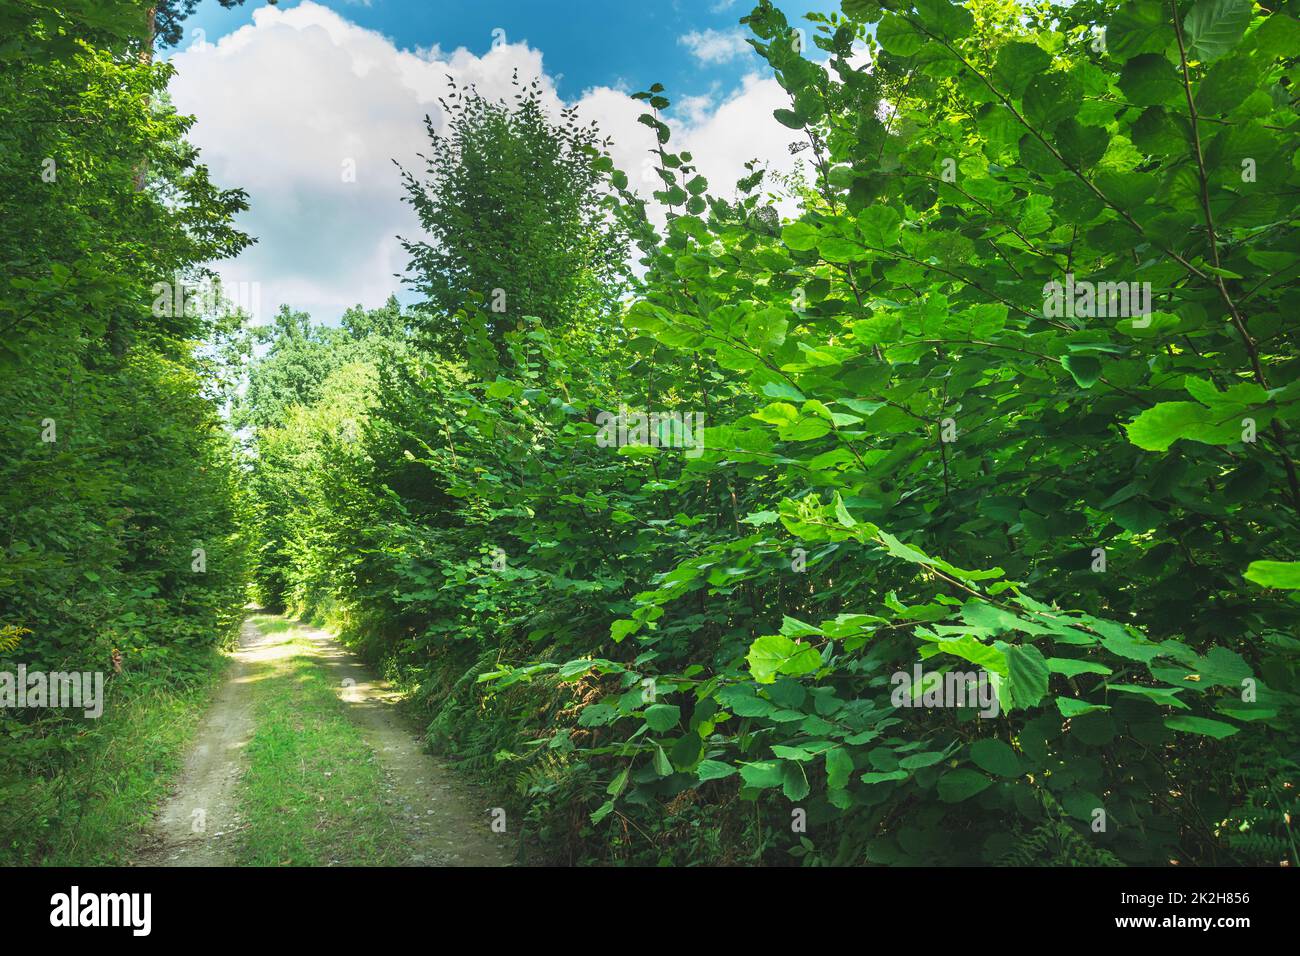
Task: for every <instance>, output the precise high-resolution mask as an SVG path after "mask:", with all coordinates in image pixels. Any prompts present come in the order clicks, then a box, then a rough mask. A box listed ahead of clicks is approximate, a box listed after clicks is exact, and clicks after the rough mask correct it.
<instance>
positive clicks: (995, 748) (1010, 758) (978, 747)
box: [970, 737, 1021, 777]
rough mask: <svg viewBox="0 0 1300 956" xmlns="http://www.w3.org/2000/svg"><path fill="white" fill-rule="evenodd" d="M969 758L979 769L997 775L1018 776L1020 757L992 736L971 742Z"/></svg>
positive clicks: (1019, 772)
mask: <svg viewBox="0 0 1300 956" xmlns="http://www.w3.org/2000/svg"><path fill="white" fill-rule="evenodd" d="M970 759H971V760H972V761H973V762H974V763H975V766H977V767H979V768H980V769H981V770H987V771H988V772H989V773H991V774H996V775H997V776H999V777H1018V776H1020V774H1021V768H1020V758H1019V757H1017V756H1016V752H1015V751H1014V750H1012V749H1011V748H1010V747H1008V746H1007V745H1006V744H1005V743H1003V742H1002V741H1001V740H998V739H996V738H993V737H990V738H987V739H984V740H977V741H975V742H974V743H973V744H971V745H970Z"/></svg>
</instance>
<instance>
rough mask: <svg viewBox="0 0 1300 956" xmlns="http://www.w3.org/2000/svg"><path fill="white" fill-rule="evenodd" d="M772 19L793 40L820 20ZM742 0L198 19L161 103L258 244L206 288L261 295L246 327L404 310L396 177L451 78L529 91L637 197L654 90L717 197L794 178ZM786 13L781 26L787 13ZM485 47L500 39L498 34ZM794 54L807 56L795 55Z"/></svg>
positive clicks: (496, 93) (437, 116)
mask: <svg viewBox="0 0 1300 956" xmlns="http://www.w3.org/2000/svg"><path fill="white" fill-rule="evenodd" d="M797 2H799V3H800V4H801V6H794V5H793V4H786V5H785V9H786V13H787V16H790V18H791V22H792V23H799V22H802V21H801V19H800V18H799V17H800V15H801V14H802V13H803V12H805V11H807V10H809V9H814V7H813V6H811V4H814V3H818V2H820V3H821V6H820V7H819V9H820V10H822V11H829V10H830V9H831V8H832V0H797ZM749 9H751V8H750V5H749V2H748V0H733V2H732V3H730V4H728V3H726V2H725V0H676V2H673V0H660V2H657V3H655V2H649V3H646V2H628V0H605V2H603V3H602V2H597V0H536V2H533V3H525V2H522V0H370V2H369V3H364V2H360V0H283V2H281V3H280V4H278V5H275V6H268V5H267V4H266V3H265V2H264V0H248V2H247V3H246V4H245V5H244V6H243V7H239V8H236V9H234V10H229V11H226V10H223V9H222V8H221V7H220V6H219V5H218V4H217V3H216V2H215V0H203V2H201V3H200V6H199V11H198V12H197V13H196V15H195V16H194V17H193V18H192V19H191V20H190V21H189V22H188V23H187V32H186V36H185V38H184V39H183V40H182V41H181V43H180V45H179V46H178V48H177V49H176V50H174V51H169V52H168V54H167V56H168V59H169V61H170V63H171V64H172V66H173V67H174V68H175V70H176V75H175V76H174V77H173V78H172V80H171V84H170V87H169V91H170V93H171V96H172V99H173V101H174V102H175V104H176V106H177V108H178V109H179V110H180V111H181V112H183V113H187V114H192V115H193V116H195V117H196V122H195V125H194V127H193V129H192V131H191V134H190V138H191V140H192V141H193V142H194V143H195V145H196V146H198V147H199V149H200V151H201V158H202V160H203V162H205V163H206V164H207V165H208V167H209V168H210V170H211V172H212V176H213V180H214V181H215V182H216V183H218V184H219V185H221V186H223V187H227V188H235V187H238V188H242V189H244V190H246V191H247V192H248V194H249V200H250V203H251V209H250V210H249V211H248V212H247V213H245V214H243V215H242V216H241V217H240V219H239V225H240V226H241V228H243V229H244V230H245V231H247V232H248V233H250V234H251V235H253V236H255V237H256V238H257V240H258V242H257V245H255V246H253V247H252V248H251V249H249V250H247V251H246V252H244V253H242V254H241V255H240V256H239V258H237V259H235V260H233V261H230V262H226V263H221V264H220V265H219V267H218V271H219V272H220V273H221V275H222V277H223V279H224V280H225V282H226V284H227V285H228V286H229V287H232V288H233V287H235V286H236V285H237V284H242V285H244V286H254V287H256V288H257V289H258V290H260V293H259V296H258V307H257V309H256V312H257V318H258V319H259V320H265V319H266V318H267V317H268V316H269V315H270V314H272V313H273V312H274V311H275V310H276V309H278V308H279V306H281V305H284V304H287V305H290V306H292V307H294V308H296V309H303V310H306V311H308V312H310V313H311V314H312V316H313V317H314V318H316V319H318V320H320V321H325V322H331V323H335V322H337V321H338V318H339V316H340V315H341V314H342V313H343V311H344V310H345V309H346V308H348V307H349V306H352V305H357V304H360V305H363V306H366V307H377V306H379V305H381V304H382V303H383V302H384V300H385V299H386V298H387V297H388V296H389V295H390V294H393V293H398V294H399V297H401V298H403V299H404V300H408V301H409V296H407V295H402V294H401V293H402V289H403V285H402V282H401V280H400V278H399V277H400V276H401V274H402V273H404V272H405V269H406V255H405V252H404V251H403V250H402V248H401V244H400V242H399V241H398V238H397V237H398V236H402V237H406V238H413V237H419V236H420V230H419V224H418V222H416V221H415V219H414V216H413V214H412V213H411V210H410V208H409V207H408V206H407V205H405V204H404V203H403V202H402V197H403V191H402V187H401V181H400V178H399V175H398V170H397V167H395V166H394V161H396V162H397V163H398V164H400V165H402V166H403V167H404V168H407V169H410V170H412V171H413V172H417V173H418V171H419V170H420V169H421V163H420V160H419V158H418V154H419V153H420V152H421V151H422V150H423V148H424V147H425V146H426V145H427V137H426V134H425V128H424V118H425V116H426V115H429V116H430V117H431V118H432V121H433V123H434V125H435V128H438V129H441V128H442V126H443V123H444V121H445V118H444V117H443V116H442V114H441V110H440V108H439V106H438V100H439V98H440V97H441V96H443V95H445V94H446V93H447V92H448V90H449V84H448V80H447V77H448V76H451V77H454V79H455V82H456V83H457V84H458V85H460V86H465V85H470V84H472V85H474V86H476V87H477V88H478V89H479V90H480V92H482V93H483V94H484V95H487V96H490V97H493V98H498V97H508V96H510V95H511V94H512V93H513V92H514V91H513V89H512V87H511V74H512V73H513V72H514V71H516V70H517V71H518V73H519V75H520V77H521V78H522V79H524V80H525V81H527V80H531V79H534V78H537V79H539V80H540V82H541V87H542V90H543V94H544V103H545V105H546V106H547V108H549V109H551V110H552V111H553V112H556V113H558V111H559V110H560V109H562V108H570V107H571V108H575V109H576V110H577V111H578V115H579V116H580V117H581V118H582V120H583V121H584V122H586V121H590V122H594V123H596V124H597V125H598V126H599V127H600V129H601V131H602V132H603V133H604V134H605V135H606V136H608V137H610V138H611V139H612V140H613V145H612V146H611V147H610V153H611V155H612V157H613V159H614V161H615V163H616V164H617V165H618V166H619V167H620V168H621V169H623V170H624V171H625V172H627V174H628V177H629V180H630V182H631V183H632V185H633V187H634V188H637V189H639V190H640V191H641V192H642V194H643V195H646V196H648V195H649V193H650V192H651V191H652V190H654V189H657V188H659V181H658V177H657V176H655V175H654V172H653V168H652V167H653V162H652V160H651V154H650V149H651V148H652V147H653V146H654V142H653V134H652V133H651V131H650V130H649V129H647V128H646V127H645V126H644V125H642V124H640V123H638V122H637V117H638V116H639V115H640V114H641V113H642V112H644V111H645V104H643V103H641V102H638V101H636V100H633V99H632V98H631V96H630V94H631V93H633V92H635V91H637V90H641V89H645V88H647V87H648V86H649V85H650V84H652V83H655V82H659V83H663V84H664V85H665V86H666V87H667V88H668V91H669V93H670V95H671V96H672V97H673V100H674V106H673V110H672V111H671V112H670V113H669V115H668V116H667V119H668V120H669V122H670V124H671V125H672V127H673V146H674V147H675V148H676V149H679V150H680V149H687V150H690V151H691V152H692V154H693V155H694V156H695V161H696V163H697V165H698V167H699V169H700V171H701V172H702V173H703V174H704V175H705V176H706V177H707V178H708V180H709V182H710V185H711V190H712V191H713V192H715V193H716V194H719V195H730V189H731V187H732V186H734V183H735V182H736V180H737V179H739V178H740V177H741V176H743V175H744V174H745V163H746V162H747V161H752V160H758V161H759V162H761V163H764V164H766V165H767V167H768V168H769V169H770V170H771V171H772V172H773V173H776V174H785V173H789V172H794V171H798V170H800V169H802V164H803V163H804V159H803V158H802V157H796V156H794V155H792V154H791V152H790V150H789V146H790V144H791V143H792V142H793V141H795V140H796V139H798V136H797V135H796V134H794V133H793V132H792V131H791V130H788V129H786V128H785V127H783V126H781V125H780V124H779V123H777V122H776V121H775V120H774V119H773V117H772V112H773V110H775V109H779V108H782V107H788V106H789V105H790V104H789V97H788V94H786V93H785V92H784V91H783V90H782V89H781V88H780V85H779V84H778V83H777V82H776V81H775V80H774V79H773V78H772V77H771V75H770V73H769V72H768V70H767V65H766V64H765V63H764V62H763V61H762V60H761V58H759V57H758V56H757V55H756V54H755V53H754V52H753V50H752V49H751V48H750V47H749V46H748V45H747V44H746V43H745V42H744V38H745V37H746V36H748V35H749V34H748V31H747V30H746V29H745V28H742V27H740V26H739V25H738V20H739V19H740V17H741V16H743V15H744V14H745V13H747V12H748V10H749ZM796 11H797V13H796ZM494 31H500V32H497V33H494ZM806 48H807V49H809V51H810V55H812V56H815V57H817V58H820V57H821V56H822V54H821V51H819V50H816V49H815V48H813V47H812V44H811V43H808V44H807V47H806Z"/></svg>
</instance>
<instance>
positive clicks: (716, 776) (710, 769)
mask: <svg viewBox="0 0 1300 956" xmlns="http://www.w3.org/2000/svg"><path fill="white" fill-rule="evenodd" d="M735 773H736V768H735V767H733V766H731V765H730V764H725V763H722V762H721V761H718V760H701V761H700V765H699V766H698V767H696V768H695V775H696V776H697V777H698V778H699V781H700V783H706V782H707V781H709V780H722V779H724V778H726V777H731V776H734V775H735Z"/></svg>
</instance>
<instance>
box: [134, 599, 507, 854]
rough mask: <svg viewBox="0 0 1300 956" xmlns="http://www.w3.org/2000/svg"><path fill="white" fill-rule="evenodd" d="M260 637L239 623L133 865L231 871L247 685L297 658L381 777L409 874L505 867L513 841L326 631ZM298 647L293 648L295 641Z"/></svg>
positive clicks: (381, 685)
mask: <svg viewBox="0 0 1300 956" xmlns="http://www.w3.org/2000/svg"><path fill="white" fill-rule="evenodd" d="M281 628H282V629H280V630H278V631H274V632H272V633H263V631H262V630H260V629H259V628H258V627H257V626H256V625H255V624H254V623H253V622H252V621H246V622H245V623H244V626H243V629H242V631H241V634H240V639H239V644H238V647H237V648H236V650H235V652H234V653H233V654H232V657H233V659H234V663H233V665H232V667H231V669H230V674H229V678H228V680H227V682H226V684H225V685H224V686H223V687H222V689H221V690H220V692H219V693H218V694H217V696H216V698H215V699H214V700H213V703H212V705H211V708H210V709H209V711H208V713H207V715H206V716H205V717H204V719H203V721H202V723H201V724H200V726H199V729H198V731H197V735H196V738H195V741H194V744H193V745H192V747H191V749H190V752H189V754H188V755H187V757H186V760H185V764H184V768H183V769H182V771H181V773H180V775H179V778H178V780H177V784H176V788H175V792H174V793H173V795H172V796H171V797H170V798H169V799H168V801H167V802H166V804H165V805H164V806H163V808H162V810H161V812H160V813H159V814H158V817H157V820H156V822H155V824H154V827H153V830H152V833H151V839H150V840H149V843H148V846H147V849H146V851H145V852H144V853H143V854H142V856H141V857H140V859H139V863H140V864H141V865H151V866H231V865H235V864H237V863H238V859H237V856H236V854H237V846H238V839H237V838H238V836H239V831H240V830H241V828H242V821H241V817H240V808H239V780H240V776H241V774H242V773H243V770H244V767H245V759H244V748H245V747H246V746H247V745H248V742H249V740H250V739H251V738H252V736H253V734H254V731H255V719H256V718H255V708H254V707H253V692H252V687H251V684H252V682H254V681H256V680H258V679H259V676H260V675H261V673H262V671H264V670H265V669H266V668H268V667H270V666H271V665H273V663H274V661H275V660H276V658H278V657H282V656H284V655H287V654H294V653H297V654H301V653H302V651H301V646H302V643H303V639H305V640H306V642H307V643H308V644H309V646H310V647H311V648H312V650H311V653H310V660H311V662H312V664H313V665H314V666H317V667H319V668H321V669H322V670H323V671H324V673H325V674H326V675H327V677H328V679H329V681H330V682H331V684H332V686H334V687H335V688H336V689H337V690H336V693H337V694H338V696H339V698H340V700H342V701H343V703H344V704H345V712H346V714H347V715H348V717H349V718H350V719H351V720H352V721H353V722H354V723H355V725H356V727H357V728H358V730H359V731H360V733H361V735H362V737H363V739H364V740H365V742H366V744H367V746H369V747H370V749H371V750H372V751H373V752H374V754H375V758H376V760H377V761H378V763H379V765H380V766H381V768H382V769H383V776H384V780H385V789H386V791H387V793H386V795H385V803H386V804H388V805H389V806H390V807H391V812H392V816H393V818H394V823H395V824H396V829H397V831H399V832H400V833H401V835H402V842H403V847H402V848H401V851H402V852H401V854H400V855H401V858H402V859H404V860H405V861H406V865H409V866H509V865H511V863H512V862H513V860H514V846H513V839H512V837H511V836H509V835H507V834H499V833H494V832H492V830H491V826H490V824H491V821H492V814H491V807H490V806H489V803H490V801H488V800H486V799H484V798H483V797H482V796H480V795H478V794H477V793H476V792H475V791H474V789H473V788H472V787H470V786H469V785H468V784H466V783H464V782H463V781H461V780H459V779H458V778H457V777H456V776H455V775H454V774H453V773H452V772H451V771H450V770H449V769H448V768H447V767H445V766H444V765H443V764H442V763H441V762H440V761H438V760H437V759H436V758H434V757H433V756H431V755H430V754H428V753H426V752H424V750H423V749H422V746H421V743H420V739H419V737H418V735H417V732H416V730H415V728H414V727H413V726H412V725H411V724H410V722H409V721H408V720H407V719H406V718H405V716H404V715H403V714H401V713H400V712H399V711H398V709H397V701H398V699H399V695H398V694H397V692H396V691H395V690H394V689H393V688H392V686H391V685H389V684H388V683H387V682H385V681H382V680H379V679H377V678H376V677H375V676H374V675H373V673H371V671H370V670H369V669H368V668H367V667H366V666H365V665H363V664H362V663H361V662H360V660H358V659H357V658H356V657H355V656H354V655H353V654H352V653H351V652H349V651H348V650H346V649H345V648H344V647H343V646H342V645H341V644H339V642H338V641H337V640H336V639H335V638H334V637H333V636H332V635H331V634H329V633H328V632H327V631H324V630H321V629H319V628H312V627H307V626H305V625H300V624H296V623H292V622H291V624H290V626H289V627H288V628H287V629H285V628H283V626H281ZM295 641H296V644H297V647H294V646H292V644H291V642H295Z"/></svg>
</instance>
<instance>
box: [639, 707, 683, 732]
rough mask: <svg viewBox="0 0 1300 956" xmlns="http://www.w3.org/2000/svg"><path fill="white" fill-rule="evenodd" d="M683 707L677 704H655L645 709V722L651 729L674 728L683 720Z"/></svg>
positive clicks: (661, 730)
mask: <svg viewBox="0 0 1300 956" xmlns="http://www.w3.org/2000/svg"><path fill="white" fill-rule="evenodd" d="M681 716H682V709H681V708H680V707H678V706H677V705H676V704H653V705H651V706H649V707H647V708H646V709H645V722H646V724H647V725H649V727H650V729H651V730H654V731H658V732H659V733H663V732H664V731H666V730H672V729H673V728H674V727H676V726H677V722H678V721H679V720H681Z"/></svg>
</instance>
